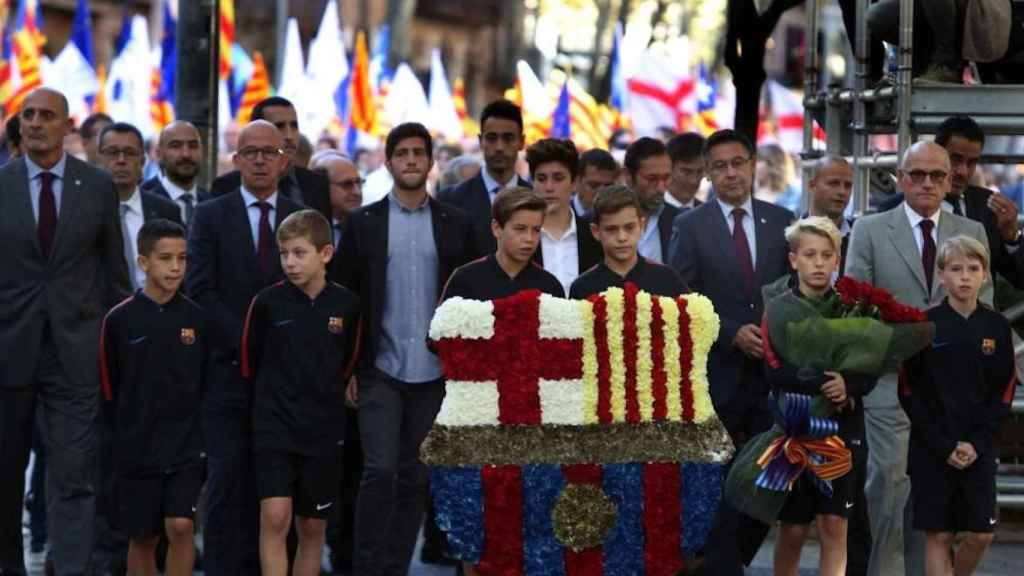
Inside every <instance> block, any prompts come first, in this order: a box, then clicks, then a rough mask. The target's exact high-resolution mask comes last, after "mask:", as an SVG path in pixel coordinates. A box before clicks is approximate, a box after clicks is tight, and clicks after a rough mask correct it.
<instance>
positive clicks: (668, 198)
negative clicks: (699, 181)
mask: <svg viewBox="0 0 1024 576" xmlns="http://www.w3.org/2000/svg"><path fill="white" fill-rule="evenodd" d="M694 200H695V198H690V200H689V201H688V202H680V201H679V199H678V198H676V197H675V196H673V195H672V193H671V192H665V204H668V205H669V206H672V207H675V208H679V209H680V210H689V209H691V208H694V207H695V205H696V202H695V201H694Z"/></svg>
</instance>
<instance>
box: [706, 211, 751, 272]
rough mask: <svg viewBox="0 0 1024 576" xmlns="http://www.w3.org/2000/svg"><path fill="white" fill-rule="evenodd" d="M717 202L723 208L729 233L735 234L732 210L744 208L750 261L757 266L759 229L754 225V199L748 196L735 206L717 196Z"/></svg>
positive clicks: (744, 230) (744, 222) (745, 231)
mask: <svg viewBox="0 0 1024 576" xmlns="http://www.w3.org/2000/svg"><path fill="white" fill-rule="evenodd" d="M715 202H718V207H719V208H721V209H722V215H723V216H725V225H726V226H728V227H729V235H730V236H732V235H733V228H734V227H735V226H736V222H735V221H734V220H733V218H732V211H733V210H735V209H736V208H742V209H743V210H744V211H745V212H746V215H745V216H743V232H744V233H746V235H747V246H749V247H750V263H751V264H752V265H753V266H754V268H757V230H756V228H755V226H754V200H753V199H752V198H751V197H750V196H747V201H746V202H744V203H743V204H740V205H739V206H733V205H732V204H726V203H725V202H722V201H721V200H720V199H719V198H717V197H716V198H715Z"/></svg>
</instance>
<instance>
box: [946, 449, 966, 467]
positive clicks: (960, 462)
mask: <svg viewBox="0 0 1024 576" xmlns="http://www.w3.org/2000/svg"><path fill="white" fill-rule="evenodd" d="M957 446H958V447H957V448H954V449H953V451H952V452H950V453H949V457H948V458H946V464H949V465H950V466H952V467H953V468H956V469H957V470H963V469H964V468H967V461H966V460H965V459H964V458H963V456H961V454H960V450H959V444H957Z"/></svg>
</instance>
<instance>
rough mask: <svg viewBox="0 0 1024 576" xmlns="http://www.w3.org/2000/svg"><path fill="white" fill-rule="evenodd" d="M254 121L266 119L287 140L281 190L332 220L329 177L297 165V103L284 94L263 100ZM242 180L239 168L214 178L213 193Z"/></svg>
mask: <svg viewBox="0 0 1024 576" xmlns="http://www.w3.org/2000/svg"><path fill="white" fill-rule="evenodd" d="M252 119H253V120H266V121H267V122H270V123H271V124H273V125H274V126H275V127H276V128H277V129H278V131H280V133H281V137H282V138H283V139H284V144H283V146H282V149H283V150H284V156H285V159H286V161H287V165H286V166H285V170H284V171H283V172H282V173H281V179H280V181H279V182H278V187H277V191H278V192H280V193H281V195H282V196H284V197H286V198H288V199H290V200H292V201H293V202H298V203H300V204H303V205H305V206H306V207H307V208H312V209H313V210H316V211H317V212H319V213H321V214H323V215H324V218H327V221H328V222H329V221H330V220H331V193H330V189H329V187H328V183H327V178H325V177H324V175H323V174H317V173H316V172H313V171H312V170H309V169H307V168H305V167H302V166H296V165H295V164H294V161H295V153H296V151H298V149H299V119H298V115H297V113H296V112H295V106H294V105H292V103H291V102H289V101H288V100H287V99H285V98H282V97H280V96H271V97H270V98H267V99H265V100H262V101H260V102H259V103H258V104H256V106H255V107H253V109H252ZM240 183H241V180H240V176H239V172H238V170H235V171H232V172H228V173H227V174H224V175H222V176H220V177H218V178H217V179H216V180H214V181H213V185H212V186H210V194H212V195H213V196H220V195H222V194H227V193H229V192H234V191H235V190H237V189H238V186H239V184H240Z"/></svg>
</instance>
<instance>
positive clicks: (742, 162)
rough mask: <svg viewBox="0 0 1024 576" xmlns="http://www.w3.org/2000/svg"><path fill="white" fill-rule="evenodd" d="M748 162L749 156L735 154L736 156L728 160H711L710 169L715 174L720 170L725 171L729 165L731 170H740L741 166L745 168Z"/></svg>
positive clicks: (720, 171) (719, 172)
mask: <svg viewBox="0 0 1024 576" xmlns="http://www.w3.org/2000/svg"><path fill="white" fill-rule="evenodd" d="M749 164H750V158H749V157H747V158H743V157H741V156H737V157H736V158H733V159H732V160H728V161H726V160H719V161H717V162H712V163H711V171H712V172H714V173H716V174H721V173H722V172H725V171H726V170H728V169H729V168H730V167H732V169H733V170H742V169H743V168H745V167H746V166H748V165H749Z"/></svg>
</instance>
